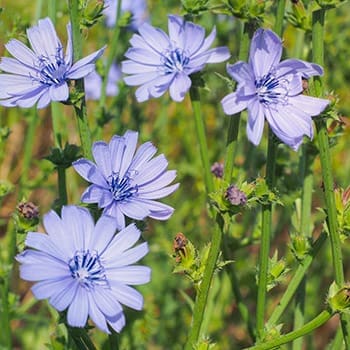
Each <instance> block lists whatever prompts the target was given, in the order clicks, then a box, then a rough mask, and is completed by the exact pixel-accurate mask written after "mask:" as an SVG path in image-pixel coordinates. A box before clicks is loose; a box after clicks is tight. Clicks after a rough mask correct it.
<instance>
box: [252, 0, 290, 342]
mask: <svg viewBox="0 0 350 350" xmlns="http://www.w3.org/2000/svg"><path fill="white" fill-rule="evenodd" d="M285 3H286V1H285V0H279V1H278V4H277V12H276V22H275V28H274V30H275V32H276V34H277V35H279V36H282V31H283V19H284V10H285ZM276 155H277V145H276V143H275V141H274V135H273V133H272V131H271V129H269V138H268V146H267V161H266V184H267V186H268V188H269V189H270V190H273V187H274V185H275V169H276ZM271 224H272V204H271V203H269V204H264V205H263V206H262V224H261V245H260V252H259V272H258V292H257V306H256V331H257V337H258V339H259V338H260V337H261V336H262V335H263V332H264V319H265V307H266V293H267V280H268V265H269V252H270V240H271V235H272V229H271Z"/></svg>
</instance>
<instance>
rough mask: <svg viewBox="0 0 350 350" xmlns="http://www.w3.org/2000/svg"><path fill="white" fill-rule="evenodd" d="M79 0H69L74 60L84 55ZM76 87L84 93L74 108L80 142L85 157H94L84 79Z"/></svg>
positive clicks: (80, 92) (76, 83)
mask: <svg viewBox="0 0 350 350" xmlns="http://www.w3.org/2000/svg"><path fill="white" fill-rule="evenodd" d="M79 3H80V1H79V0H69V2H68V4H69V13H70V20H71V26H72V40H73V61H77V60H79V59H80V58H81V57H82V38H81V32H80V9H79ZM75 89H76V92H77V94H82V95H83V97H82V98H81V99H80V100H79V103H75V105H74V109H75V114H76V116H77V120H78V129H79V135H80V142H81V146H82V149H83V154H84V157H86V158H88V159H91V158H92V151H91V146H92V140H91V132H90V128H89V124H88V119H87V111H86V102H85V97H84V80H83V79H79V80H77V81H76V82H75Z"/></svg>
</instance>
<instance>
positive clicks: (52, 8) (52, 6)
mask: <svg viewBox="0 0 350 350" xmlns="http://www.w3.org/2000/svg"><path fill="white" fill-rule="evenodd" d="M56 2H57V1H56V0H48V2H47V5H48V10H47V12H48V16H49V17H50V18H51V20H52V23H53V24H54V25H55V24H56V13H57V6H56Z"/></svg>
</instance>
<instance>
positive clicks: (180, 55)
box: [162, 48, 190, 74]
mask: <svg viewBox="0 0 350 350" xmlns="http://www.w3.org/2000/svg"><path fill="white" fill-rule="evenodd" d="M162 57H163V60H162V63H163V64H164V71H165V73H166V74H168V73H174V72H182V71H183V70H184V68H185V66H186V65H187V64H188V62H189V61H190V58H189V57H188V56H187V55H186V54H185V52H184V50H182V49H179V48H176V49H174V50H168V51H166V52H165V53H164V54H163V55H162Z"/></svg>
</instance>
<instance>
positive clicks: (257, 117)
mask: <svg viewBox="0 0 350 350" xmlns="http://www.w3.org/2000/svg"><path fill="white" fill-rule="evenodd" d="M264 124H265V114H264V108H263V106H262V105H261V104H260V103H259V101H258V100H254V101H253V102H252V103H251V104H250V105H249V107H248V122H247V137H248V139H249V141H250V142H252V143H253V144H254V145H255V146H257V145H258V144H259V143H260V141H261V137H262V134H263V131H264Z"/></svg>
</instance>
